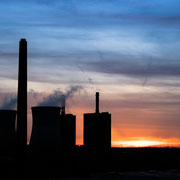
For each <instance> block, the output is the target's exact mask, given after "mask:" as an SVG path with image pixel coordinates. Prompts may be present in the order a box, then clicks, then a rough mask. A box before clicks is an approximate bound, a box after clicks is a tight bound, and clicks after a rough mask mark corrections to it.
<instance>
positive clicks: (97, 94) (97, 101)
mask: <svg viewBox="0 0 180 180" xmlns="http://www.w3.org/2000/svg"><path fill="white" fill-rule="evenodd" d="M96 113H99V92H96Z"/></svg>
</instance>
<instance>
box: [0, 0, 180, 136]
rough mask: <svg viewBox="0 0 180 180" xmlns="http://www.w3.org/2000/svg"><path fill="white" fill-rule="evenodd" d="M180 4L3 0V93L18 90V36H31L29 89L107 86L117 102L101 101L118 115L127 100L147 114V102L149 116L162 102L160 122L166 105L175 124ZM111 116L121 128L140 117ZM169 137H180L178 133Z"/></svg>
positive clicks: (168, 0) (90, 91) (170, 0)
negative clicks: (124, 119)
mask: <svg viewBox="0 0 180 180" xmlns="http://www.w3.org/2000/svg"><path fill="white" fill-rule="evenodd" d="M179 9H180V1H179V0H148V1H146V0H111V1H110V0H102V1H99V0H31V1H28V0H27V1H23V0H1V1H0V39H1V41H0V80H1V81H0V85H1V88H0V92H1V94H3V95H4V93H7V92H8V93H16V91H17V65H18V43H19V40H20V39H21V38H26V39H27V41H28V63H29V66H28V72H29V74H28V76H29V77H28V79H29V84H28V87H29V91H30V89H33V90H34V91H36V92H38V93H45V94H46V93H47V94H48V93H50V92H52V91H54V90H56V89H61V90H62V91H63V90H64V91H65V90H66V89H67V88H68V87H70V86H73V85H80V86H83V87H84V92H85V93H84V94H86V95H87V96H88V98H89V99H90V96H92V97H94V92H95V91H97V90H98V91H100V92H102V93H103V96H104V98H105V100H106V101H107V102H109V103H111V104H112V107H114V109H111V107H109V106H108V105H106V103H105V105H103V108H104V109H105V110H109V111H111V112H112V113H113V112H114V114H116V116H118V115H120V113H123V112H120V110H119V109H120V108H121V110H122V107H123V108H126V110H127V111H128V112H133V111H134V110H135V109H138V113H139V116H142V117H143V115H144V112H142V109H144V107H146V108H145V109H146V110H147V109H148V111H151V115H152V114H153V113H154V112H155V111H156V113H157V109H159V113H158V114H157V116H156V117H154V124H155V125H157V126H156V127H159V126H158V125H159V124H162V122H161V119H163V118H165V117H164V116H165V115H164V114H163V112H166V113H167V112H168V113H169V114H168V117H170V118H169V119H172V120H171V123H169V124H171V126H172V128H175V127H180V123H179V120H178V117H179V113H178V111H179V110H178V109H179V105H180V103H179V102H180V96H179V92H180V91H179V90H180V83H179V80H180V51H179V47H180V11H179ZM82 94H83V93H82ZM77 96H78V95H77ZM82 96H83V95H79V97H78V98H79V99H82ZM142 96H143V98H142ZM109 97H112V99H109ZM139 98H140V99H141V103H139V104H137V102H139ZM178 100H179V101H178ZM1 101H3V100H1ZM89 101H90V100H89ZM30 102H31V101H30ZM33 102H34V104H33V105H35V104H36V102H35V100H33ZM79 104H80V105H79V107H81V104H82V102H81V103H80V102H79ZM130 104H131V105H132V104H136V105H137V107H136V106H135V105H134V106H133V105H132V106H130ZM87 107H89V106H88V105H87ZM87 110H89V111H90V110H91V108H90V107H89V109H88V108H87ZM71 111H72V112H74V111H73V108H71ZM148 115H149V114H148ZM139 116H138V117H139ZM149 116H150V115H149ZM132 117H133V115H132V114H131V113H129V116H127V115H126V116H124V117H123V118H127V119H132ZM166 117H167V115H166ZM80 119H82V117H81V118H80ZM79 121H82V120H79ZM166 121H168V120H166ZM114 122H115V123H114V127H115V125H117V126H116V127H117V129H116V128H114V129H116V131H118V128H120V127H121V126H122V125H123V124H124V126H125V125H127V124H128V125H132V124H133V123H137V122H133V121H131V120H129V121H123V120H118V118H116V119H114ZM152 122H153V121H152ZM155 122H156V123H157V124H156V123H155ZM148 123H150V122H148ZM80 124H82V122H80ZM145 124H147V122H146V123H145ZM150 124H152V123H150ZM154 124H153V125H152V129H153V128H154ZM144 128H145V126H144ZM163 128H164V131H165V132H164V131H163V133H162V134H161V135H159V136H162V137H165V135H164V134H168V131H167V130H165V129H166V128H167V122H164V126H163V127H162V129H163ZM119 131H120V132H121V131H123V130H122V129H120V130H119ZM175 131H176V130H174V132H175ZM139 136H140V135H139ZM150 136H157V135H155V134H151V135H150ZM171 136H172V137H173V138H180V134H178V132H176V133H175V134H173V133H172V135H171Z"/></svg>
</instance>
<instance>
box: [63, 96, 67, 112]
mask: <svg viewBox="0 0 180 180" xmlns="http://www.w3.org/2000/svg"><path fill="white" fill-rule="evenodd" d="M65 113H66V97H65V95H63V101H62V115H64V114H65Z"/></svg>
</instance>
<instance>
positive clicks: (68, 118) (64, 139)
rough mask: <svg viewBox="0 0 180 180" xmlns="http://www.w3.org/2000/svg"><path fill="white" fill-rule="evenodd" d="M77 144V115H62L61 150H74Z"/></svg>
mask: <svg viewBox="0 0 180 180" xmlns="http://www.w3.org/2000/svg"><path fill="white" fill-rule="evenodd" d="M75 145H76V116H74V115H73V114H62V115H61V116H60V150H65V151H72V150H73V149H74V147H75Z"/></svg>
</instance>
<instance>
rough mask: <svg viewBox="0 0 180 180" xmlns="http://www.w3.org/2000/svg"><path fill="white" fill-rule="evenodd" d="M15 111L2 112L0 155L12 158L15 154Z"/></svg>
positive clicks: (0, 114)
mask: <svg viewBox="0 0 180 180" xmlns="http://www.w3.org/2000/svg"><path fill="white" fill-rule="evenodd" d="M16 113H17V112H16V111H15V110H0V122H1V125H0V155H1V156H2V155H4V156H12V155H13V154H14V152H15V142H16V141H15V140H16V139H15V138H16V133H15V120H16Z"/></svg>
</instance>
